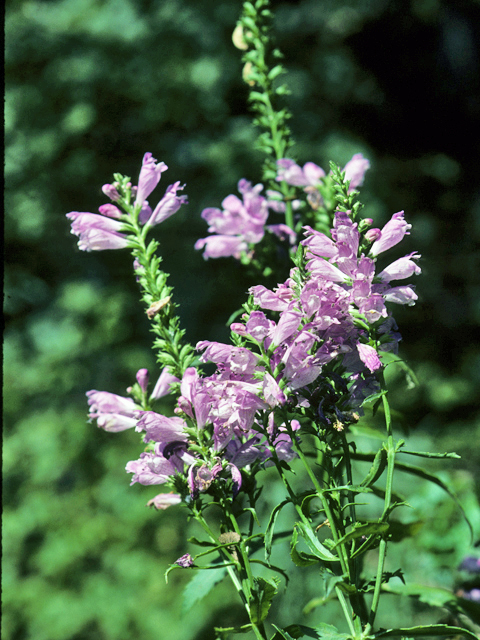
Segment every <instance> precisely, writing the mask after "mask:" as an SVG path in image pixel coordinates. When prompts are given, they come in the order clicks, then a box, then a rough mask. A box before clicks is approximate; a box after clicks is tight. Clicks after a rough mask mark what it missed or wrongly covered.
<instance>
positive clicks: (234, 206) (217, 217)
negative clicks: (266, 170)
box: [195, 180, 278, 260]
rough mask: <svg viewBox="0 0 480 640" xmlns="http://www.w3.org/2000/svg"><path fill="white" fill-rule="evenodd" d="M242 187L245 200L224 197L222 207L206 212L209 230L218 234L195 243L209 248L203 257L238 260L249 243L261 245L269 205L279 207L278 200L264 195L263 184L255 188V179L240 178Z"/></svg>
mask: <svg viewBox="0 0 480 640" xmlns="http://www.w3.org/2000/svg"><path fill="white" fill-rule="evenodd" d="M238 190H239V192H240V193H241V195H242V199H241V200H240V198H239V197H238V196H235V195H229V196H227V197H226V198H225V199H224V200H223V202H222V209H217V208H212V207H210V208H207V209H204V210H203V211H202V218H203V219H204V220H205V221H206V222H207V223H208V225H209V227H208V231H209V232H210V233H212V234H215V235H211V236H208V237H206V238H202V239H200V240H197V242H196V243H195V249H198V250H200V249H203V248H205V251H204V253H203V257H204V258H205V259H206V260H207V259H208V258H223V257H228V256H233V257H234V258H236V259H237V260H238V259H240V257H241V255H242V253H244V252H246V251H247V250H248V248H249V245H252V244H257V243H258V242H260V241H261V240H262V238H263V236H264V235H265V223H266V221H267V218H268V213H269V208H275V206H276V204H277V203H273V202H271V201H269V200H267V198H265V197H264V196H262V195H260V192H261V191H262V190H263V185H261V184H257V185H255V186H254V187H253V186H252V183H251V182H248V181H247V180H240V182H239V183H238ZM272 231H273V232H276V231H278V230H277V229H273V230H272Z"/></svg>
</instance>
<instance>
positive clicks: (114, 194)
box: [102, 184, 120, 202]
mask: <svg viewBox="0 0 480 640" xmlns="http://www.w3.org/2000/svg"><path fill="white" fill-rule="evenodd" d="M102 191H103V193H104V194H105V195H106V196H107V198H110V200H113V201H114V202H118V201H119V200H120V194H119V193H118V191H117V189H116V187H115V186H114V185H113V184H104V185H103V187H102Z"/></svg>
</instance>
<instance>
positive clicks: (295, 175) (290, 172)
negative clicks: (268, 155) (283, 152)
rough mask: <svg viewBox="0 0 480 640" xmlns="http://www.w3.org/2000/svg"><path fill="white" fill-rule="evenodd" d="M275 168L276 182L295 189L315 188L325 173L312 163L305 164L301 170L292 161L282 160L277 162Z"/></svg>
mask: <svg viewBox="0 0 480 640" xmlns="http://www.w3.org/2000/svg"><path fill="white" fill-rule="evenodd" d="M277 167H278V173H277V177H276V180H277V182H286V183H287V184H290V185H292V186H296V187H307V186H312V187H316V186H317V185H318V183H319V182H320V180H321V179H322V178H323V177H325V171H324V170H323V169H322V168H321V167H318V166H317V165H316V164H314V163H313V162H307V163H306V164H304V165H303V169H302V168H300V167H299V166H298V164H296V162H294V161H293V160H290V159H289V158H282V159H281V160H277Z"/></svg>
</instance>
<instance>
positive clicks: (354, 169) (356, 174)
mask: <svg viewBox="0 0 480 640" xmlns="http://www.w3.org/2000/svg"><path fill="white" fill-rule="evenodd" d="M368 169H370V162H369V161H368V160H367V159H366V158H364V157H363V155H362V154H361V153H356V154H355V155H354V156H353V157H352V159H351V160H349V161H348V162H347V164H346V165H345V167H344V168H343V170H344V171H345V180H349V181H350V184H349V186H348V192H349V193H350V192H351V191H353V190H354V189H356V188H357V187H360V186H361V185H362V184H363V180H364V178H365V173H366V172H367V170H368Z"/></svg>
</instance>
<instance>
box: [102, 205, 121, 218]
mask: <svg viewBox="0 0 480 640" xmlns="http://www.w3.org/2000/svg"><path fill="white" fill-rule="evenodd" d="M98 211H99V212H100V213H101V214H102V216H107V218H117V219H118V218H121V217H122V215H123V213H122V212H121V211H120V209H119V208H118V207H116V206H115V205H114V204H102V205H101V206H100V207H98Z"/></svg>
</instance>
